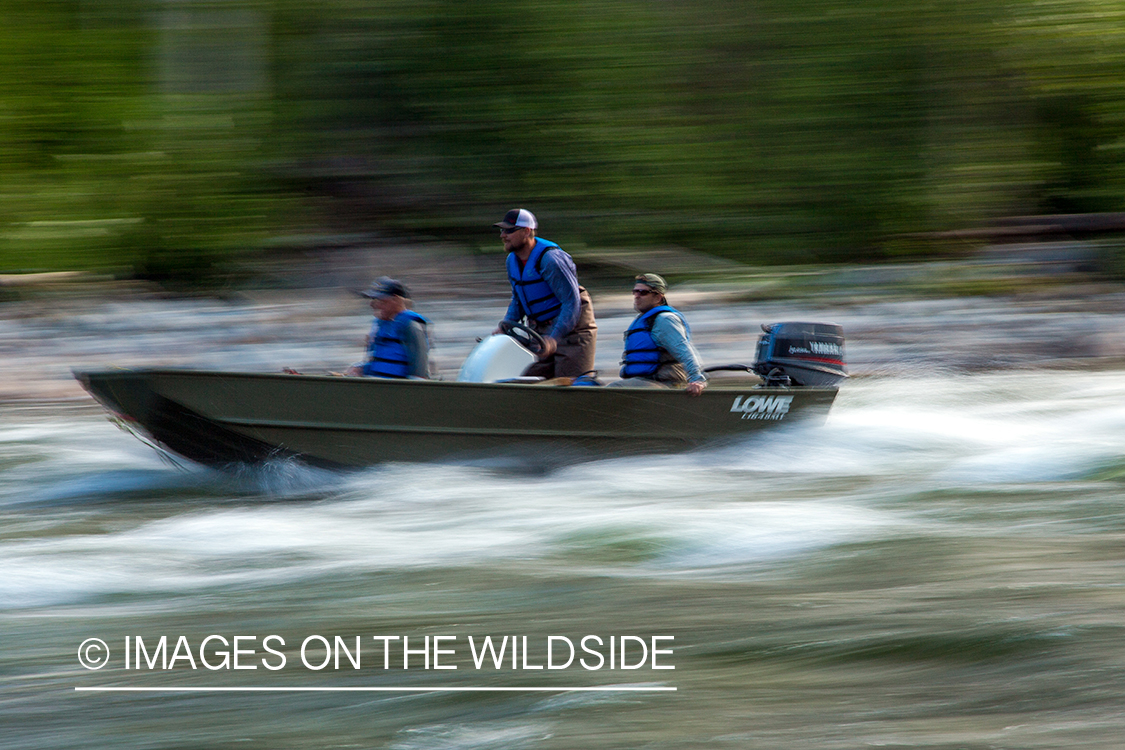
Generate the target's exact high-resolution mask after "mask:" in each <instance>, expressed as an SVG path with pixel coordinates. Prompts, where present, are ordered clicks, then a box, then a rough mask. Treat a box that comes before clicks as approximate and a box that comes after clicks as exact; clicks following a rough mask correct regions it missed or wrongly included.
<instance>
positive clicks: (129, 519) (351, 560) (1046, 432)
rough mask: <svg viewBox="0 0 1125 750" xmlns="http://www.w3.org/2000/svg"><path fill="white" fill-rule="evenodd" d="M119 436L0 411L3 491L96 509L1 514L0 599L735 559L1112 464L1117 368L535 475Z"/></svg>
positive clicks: (971, 381)
mask: <svg viewBox="0 0 1125 750" xmlns="http://www.w3.org/2000/svg"><path fill="white" fill-rule="evenodd" d="M129 441H131V438H129V436H127V435H122V434H120V433H118V432H117V431H116V430H114V429H113V428H112V426H110V425H108V424H106V423H105V422H103V421H100V420H95V419H93V418H92V417H84V418H82V419H79V420H76V421H75V420H70V421H66V422H63V421H59V422H51V421H46V422H40V423H37V424H35V425H31V426H29V425H21V424H15V425H0V445H6V446H7V448H6V450H5V456H6V458H7V461H8V462H9V465H10V466H11V468H9V469H7V470H6V471H5V472H4V473H3V474H2V475H0V508H3V507H5V506H7V507H8V508H9V509H14V508H15V507H21V508H23V509H24V510H25V511H27V510H29V509H30V510H31V511H32V514H33V516H34V513H35V508H36V507H40V508H41V512H43V513H46V511H45V510H43V508H46V509H57V508H59V507H60V506H61V507H62V508H67V507H72V509H73V510H74V511H75V512H78V511H79V510H83V509H89V508H90V505H89V501H90V499H91V498H93V499H95V500H96V501H97V502H96V503H95V506H96V508H97V509H98V510H99V512H98V513H97V514H94V513H93V511H92V510H90V513H91V515H90V518H89V519H86V517H85V516H81V515H80V516H79V517H78V518H77V519H76V518H75V517H74V514H73V513H65V514H62V515H56V516H51V517H50V519H49V520H41V521H37V522H33V521H28V520H27V516H26V515H24V516H21V517H20V518H21V521H20V523H24V524H25V525H26V524H33V523H38V524H39V525H38V526H37V527H36V528H35V533H24V532H21V531H20V528H21V527H19V524H16V525H15V526H11V527H9V529H8V532H7V534H6V536H7V537H8V538H7V541H5V542H4V543H3V544H2V546H0V568H3V569H4V570H5V572H6V575H5V576H4V577H3V579H0V601H3V602H4V603H5V606H8V607H27V606H41V605H49V604H57V603H67V602H75V601H82V600H87V599H89V598H91V597H93V598H97V597H101V596H107V595H119V594H144V593H151V592H166V593H167V592H171V593H190V592H199V591H205V590H209V589H213V588H215V587H231V586H254V585H269V584H271V583H277V582H284V581H290V580H296V579H301V578H309V577H316V576H322V575H325V574H327V573H329V572H332V571H340V572H343V573H346V574H362V573H364V572H370V571H396V570H404V569H411V568H429V567H472V566H478V565H490V564H495V563H498V562H503V561H509V560H519V561H521V565H524V566H527V565H532V566H534V565H540V566H551V565H565V566H566V567H567V568H568V569H570V570H586V571H589V572H596V573H597V574H599V575H614V576H637V575H641V576H668V575H708V574H724V575H725V574H730V572H731V571H732V570H733V571H742V574H745V575H752V574H754V572H755V571H760V570H762V569H768V567H769V566H770V565H772V564H774V563H775V562H776V561H778V560H784V559H789V558H794V557H799V556H801V555H806V554H810V553H814V552H816V551H817V550H823V549H826V548H830V547H832V546H835V545H840V544H845V543H855V542H862V541H865V540H872V539H879V538H887V537H890V536H895V535H904V534H911V533H915V532H916V531H917V530H918V529H919V528H923V527H925V526H926V525H927V524H930V525H932V524H935V523H938V521H935V520H934V519H931V518H928V517H926V516H925V514H924V513H921V512H917V511H914V510H911V509H909V508H905V507H902V506H901V505H896V504H895V503H888V502H887V499H888V498H902V497H904V496H909V495H912V494H917V493H920V492H926V491H931V490H940V489H947V488H975V487H979V486H981V485H982V484H990V483H991V484H996V485H1000V484H1011V483H1023V484H1026V485H1029V486H1034V485H1035V484H1037V483H1043V482H1058V481H1081V480H1082V478H1083V477H1085V476H1087V475H1088V474H1089V473H1091V472H1093V471H1095V470H1096V469H1097V468H1098V467H1099V466H1104V465H1106V464H1107V463H1113V462H1118V463H1120V461H1121V457H1122V452H1123V451H1122V447H1121V446H1123V445H1125V384H1122V383H1121V378H1120V375H1119V373H1089V374H1071V373H1065V374H1059V373H1042V372H1039V373H1008V374H999V375H981V376H962V377H948V378H945V377H933V378H922V379H869V380H857V381H853V382H850V383H848V384H847V385H846V386H845V389H844V391H843V392H842V393H841V396H840V399H839V401H838V403H837V405H836V407H835V408H834V409H833V412H832V414H831V416H830V418H829V420H828V423H827V424H826V425H825V426H823V427H807V426H800V425H794V426H792V427H790V428H787V429H780V430H776V431H771V432H767V433H763V434H761V435H759V436H756V437H754V438H752V439H750V440H747V441H746V442H744V443H742V444H740V445H736V446H727V447H723V448H720V449H716V450H709V451H701V452H698V453H691V454H685V455H678V456H649V457H641V458H629V459H615V460H607V461H600V462H593V463H588V464H582V465H578V466H573V467H570V468H568V469H565V470H560V471H556V472H554V473H551V474H546V475H520V474H512V473H510V472H509V473H501V472H494V471H490V470H488V469H485V468H481V467H474V466H458V465H441V464H434V465H403V464H397V465H396V464H391V465H386V466H382V467H377V468H373V469H371V470H368V471H365V472H357V473H350V474H334V473H331V472H322V471H318V470H313V469H308V468H307V467H304V466H302V465H300V464H295V463H292V462H282V463H280V464H278V465H276V466H269V467H266V468H265V469H264V470H254V471H246V472H242V473H240V474H239V473H236V474H234V475H230V474H222V473H219V472H212V471H207V470H202V469H192V470H189V471H184V470H182V469H177V468H175V467H170V466H167V465H165V464H163V463H162V462H161V461H160V460H159V459H158V458H157V457H156V456H155V455H154V454H153V453H152V452H151V451H150V450H149V449H147V448H145V447H144V446H142V445H140V444H137V445H133V444H132V443H130V442H129ZM123 500H124V501H127V502H129V503H132V504H133V505H134V506H136V505H137V504H139V503H148V502H154V503H155V506H154V508H155V509H154V510H152V512H151V513H149V514H147V515H146V514H135V513H133V514H123V515H122V517H121V518H110V519H107V518H106V515H107V513H108V515H109V516H112V515H113V514H112V512H108V510H107V508H106V507H105V506H107V505H108V506H111V507H112V505H113V504H114V503H116V502H121V501H123ZM279 500H282V501H284V502H278V501H279ZM32 501H34V502H32ZM37 503H38V506H37ZM144 507H148V506H147V505H146V506H144ZM109 510H111V508H110V509H109ZM95 515H96V517H95ZM46 518H47V516H46V515H44V519H46ZM83 523H89V524H90V525H89V527H86V526H83ZM28 528H29V527H28Z"/></svg>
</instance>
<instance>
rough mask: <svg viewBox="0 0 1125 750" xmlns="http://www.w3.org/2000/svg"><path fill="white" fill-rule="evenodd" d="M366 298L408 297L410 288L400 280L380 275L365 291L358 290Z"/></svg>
mask: <svg viewBox="0 0 1125 750" xmlns="http://www.w3.org/2000/svg"><path fill="white" fill-rule="evenodd" d="M360 294H362V295H363V296H364V297H367V298H368V299H383V298H385V297H405V298H406V299H410V290H408V289H407V288H406V286H405V285H404V284H403V283H402V282H401V281H396V280H395V279H389V278H387V277H386V276H380V277H379V278H377V279H376V280H375V283H373V284H372V285H371V288H370V289H368V290H367V291H366V292H360Z"/></svg>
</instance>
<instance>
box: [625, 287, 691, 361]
mask: <svg viewBox="0 0 1125 750" xmlns="http://www.w3.org/2000/svg"><path fill="white" fill-rule="evenodd" d="M666 312H670V313H675V314H676V315H677V316H679V318H680V320H681V321H682V322H683V324H684V328H685V329H687V332H688V337H689V339H690V336H691V328H690V327H688V324H687V320H686V319H685V318H684V315H683V313H681V312H680V311H679V310H677V309H676V308H674V307H669V306H668V305H659V306H657V307H654V308H652V309H651V310H649V311H648V312H646V313H644V314H642V315H638V316H637V317H636V319H634V320H633V322H632V323H630V324H629V327H628V328H626V329H625V354H624V355H623V356H622V358H621V377H623V378H651V377H653V376H654V375H656V371H657V370H659V369H660V366H661V365H663V364H666V363H669V362H674V361H675V360H674V359H672V356H671V355H670V354H669V353H668V352H667V351H665V350H664V349H661V348H660V347H659V346H657V345H656V340H655V339H653V338H652V327H653V325H655V324H656V316H657V315H660V314H661V313H666Z"/></svg>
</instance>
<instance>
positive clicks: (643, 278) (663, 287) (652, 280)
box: [633, 273, 668, 294]
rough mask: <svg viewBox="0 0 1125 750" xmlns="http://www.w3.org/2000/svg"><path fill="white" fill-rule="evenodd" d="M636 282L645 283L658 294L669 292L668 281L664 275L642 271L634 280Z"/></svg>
mask: <svg viewBox="0 0 1125 750" xmlns="http://www.w3.org/2000/svg"><path fill="white" fill-rule="evenodd" d="M633 282H634V283H636V284H644V285H645V286H647V287H648V288H649V289H651V290H652V291H654V292H656V293H658V294H667V293H668V282H667V281H665V280H664V278H663V277H662V276H657V275H656V274H654V273H642V274H641V275H640V276H638V277H636V278H635V279H634V280H633Z"/></svg>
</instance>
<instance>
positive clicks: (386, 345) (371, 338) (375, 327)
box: [344, 276, 430, 378]
mask: <svg viewBox="0 0 1125 750" xmlns="http://www.w3.org/2000/svg"><path fill="white" fill-rule="evenodd" d="M361 294H362V295H363V296H364V297H367V298H368V299H369V300H371V309H372V310H373V311H374V312H375V322H374V323H372V325H371V333H369V334H368V335H367V361H365V362H361V363H359V364H355V365H352V366H351V367H349V368H348V369H347V370H346V371H345V372H344V374H345V375H353V376H354V375H362V376H364V377H370V378H429V377H430V340H429V335H428V333H427V328H426V327H427V325H428V324H429V321H428V320H426V319H425V318H423V317H422V316H421V315H419V314H418V313H416V312H414V311H413V310H409V309H407V307H408V305H409V304H410V292H409V291H408V290H407V288H406V287H405V286H404V285H403V284H402V282H400V281H395V280H394V279H388V278H387V277H386V276H383V277H381V278H379V279H378V280H377V281H376V282H375V283H374V284H372V285H371V288H370V289H368V290H367V291H366V292H361Z"/></svg>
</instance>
